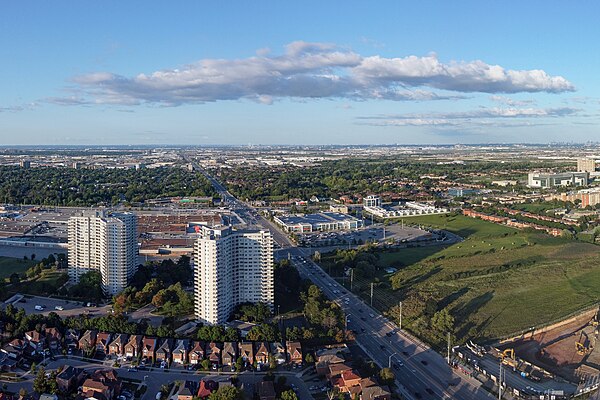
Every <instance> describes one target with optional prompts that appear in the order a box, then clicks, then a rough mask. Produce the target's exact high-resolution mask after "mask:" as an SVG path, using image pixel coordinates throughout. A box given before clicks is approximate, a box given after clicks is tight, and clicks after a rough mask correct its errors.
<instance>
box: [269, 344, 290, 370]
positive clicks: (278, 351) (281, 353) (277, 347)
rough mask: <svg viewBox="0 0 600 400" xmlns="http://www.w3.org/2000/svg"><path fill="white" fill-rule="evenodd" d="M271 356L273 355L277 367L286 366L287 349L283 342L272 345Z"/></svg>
mask: <svg viewBox="0 0 600 400" xmlns="http://www.w3.org/2000/svg"><path fill="white" fill-rule="evenodd" d="M271 354H272V355H273V359H274V360H275V362H276V363H277V365H281V364H284V363H285V362H286V361H287V358H286V355H285V347H284V346H283V343H281V342H273V343H271Z"/></svg>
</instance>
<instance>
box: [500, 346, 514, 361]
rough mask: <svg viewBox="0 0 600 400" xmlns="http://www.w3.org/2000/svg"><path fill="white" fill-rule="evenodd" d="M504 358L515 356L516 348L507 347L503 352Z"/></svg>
mask: <svg viewBox="0 0 600 400" xmlns="http://www.w3.org/2000/svg"><path fill="white" fill-rule="evenodd" d="M501 357H502V359H503V360H504V359H505V358H507V357H508V358H513V359H514V358H515V349H506V350H504V351H503V352H502V356H501Z"/></svg>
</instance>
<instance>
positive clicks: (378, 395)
mask: <svg viewBox="0 0 600 400" xmlns="http://www.w3.org/2000/svg"><path fill="white" fill-rule="evenodd" d="M360 398H361V400H391V398H392V394H391V392H390V389H389V388H388V387H387V386H369V387H367V388H364V389H363V391H362V395H361V396H360Z"/></svg>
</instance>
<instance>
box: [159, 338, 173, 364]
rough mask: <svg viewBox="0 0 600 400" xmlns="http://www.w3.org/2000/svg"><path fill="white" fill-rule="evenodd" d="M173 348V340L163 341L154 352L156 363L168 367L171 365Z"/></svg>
mask: <svg viewBox="0 0 600 400" xmlns="http://www.w3.org/2000/svg"><path fill="white" fill-rule="evenodd" d="M173 347H174V341H173V339H164V340H163V342H162V344H161V345H160V347H159V348H158V349H157V350H156V362H160V363H162V366H168V365H169V364H170V363H171V354H172V353H173Z"/></svg>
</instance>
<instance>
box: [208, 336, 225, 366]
mask: <svg viewBox="0 0 600 400" xmlns="http://www.w3.org/2000/svg"><path fill="white" fill-rule="evenodd" d="M222 349H223V345H222V344H221V343H217V342H210V343H209V344H208V345H207V346H206V358H208V361H210V365H211V366H212V367H213V369H216V368H219V366H220V365H221V352H222Z"/></svg>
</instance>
